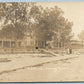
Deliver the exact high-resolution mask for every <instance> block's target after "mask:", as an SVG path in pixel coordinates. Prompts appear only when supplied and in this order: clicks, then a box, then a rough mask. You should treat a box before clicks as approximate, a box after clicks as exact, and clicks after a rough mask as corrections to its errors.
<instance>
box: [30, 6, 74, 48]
mask: <svg viewBox="0 0 84 84" xmlns="http://www.w3.org/2000/svg"><path fill="white" fill-rule="evenodd" d="M35 10H36V11H35ZM31 12H32V13H31ZM30 13H31V14H32V16H33V17H34V20H35V22H36V24H35V26H34V29H35V36H36V40H37V41H40V43H41V42H42V43H43V45H45V44H46V42H48V41H52V40H53V41H54V43H55V44H56V43H58V44H60V43H61V42H63V43H65V42H69V41H70V39H71V37H72V35H71V30H72V29H71V28H72V25H73V23H72V22H69V21H68V20H67V19H65V18H64V17H63V14H64V12H63V11H62V10H61V9H60V8H58V7H57V6H55V7H53V8H45V9H43V8H42V7H41V6H40V7H38V6H35V7H33V8H32V10H31V11H30ZM33 14H34V15H33ZM40 45H41V44H40ZM43 45H42V46H43Z"/></svg>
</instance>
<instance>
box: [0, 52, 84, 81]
mask: <svg viewBox="0 0 84 84" xmlns="http://www.w3.org/2000/svg"><path fill="white" fill-rule="evenodd" d="M1 58H8V59H10V60H11V61H10V62H2V63H0V82H52V81H54V82H56V81H84V54H83V53H82V54H72V55H57V56H50V57H49V56H48V57H47V56H44V54H39V55H38V54H30V55H29V54H25V55H22V54H18V55H15V54H13V55H12V54H10V55H1Z"/></svg>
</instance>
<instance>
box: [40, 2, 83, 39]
mask: <svg viewBox="0 0 84 84" xmlns="http://www.w3.org/2000/svg"><path fill="white" fill-rule="evenodd" d="M39 4H41V5H43V6H45V7H47V6H48V7H53V6H55V5H57V6H58V7H59V8H61V9H62V10H63V11H64V17H65V18H67V19H68V20H69V21H72V22H73V27H72V32H73V33H74V34H75V36H74V38H77V35H78V34H79V33H80V32H81V31H82V30H84V2H45V3H44V2H39Z"/></svg>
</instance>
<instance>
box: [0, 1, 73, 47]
mask: <svg viewBox="0 0 84 84" xmlns="http://www.w3.org/2000/svg"><path fill="white" fill-rule="evenodd" d="M0 21H1V22H2V24H1V30H0V38H7V39H15V40H18V39H23V38H24V36H25V35H26V34H27V32H28V31H30V32H33V37H34V38H35V41H36V43H37V44H38V45H39V46H40V47H45V45H46V44H47V42H53V44H54V46H59V47H61V46H67V45H68V44H69V43H70V40H71V38H72V33H71V32H72V26H73V23H72V22H70V21H68V19H66V18H65V17H64V12H63V11H62V10H61V9H60V8H59V7H58V6H54V7H43V6H41V5H38V4H37V3H27V2H26V3H16V2H15V3H0Z"/></svg>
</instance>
